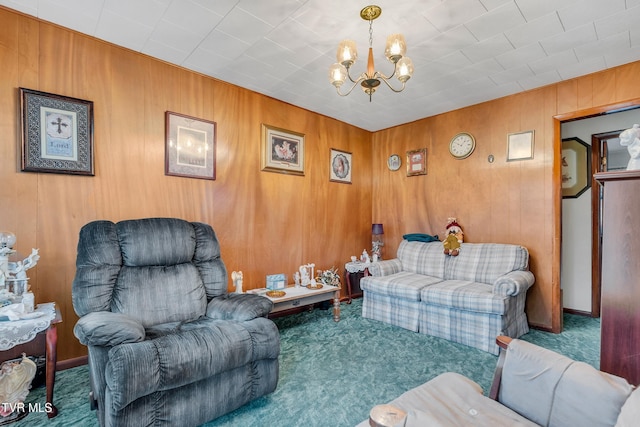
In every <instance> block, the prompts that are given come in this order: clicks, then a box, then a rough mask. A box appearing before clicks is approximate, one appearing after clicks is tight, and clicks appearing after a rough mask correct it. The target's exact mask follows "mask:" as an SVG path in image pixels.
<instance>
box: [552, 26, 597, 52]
mask: <svg viewBox="0 0 640 427" xmlns="http://www.w3.org/2000/svg"><path fill="white" fill-rule="evenodd" d="M597 38H598V37H597V36H596V29H595V27H594V25H593V23H592V22H589V23H588V24H585V25H582V26H580V27H576V28H574V29H572V30H569V31H566V32H564V33H560V34H557V35H555V36H552V37H547V38H545V39H542V40H540V45H541V46H542V48H543V49H544V51H545V52H546V53H547V54H549V55H552V54H554V53H558V52H563V51H565V50H569V49H571V48H573V47H576V46H580V45H583V44H587V43H591V42H594V41H596V40H597Z"/></svg>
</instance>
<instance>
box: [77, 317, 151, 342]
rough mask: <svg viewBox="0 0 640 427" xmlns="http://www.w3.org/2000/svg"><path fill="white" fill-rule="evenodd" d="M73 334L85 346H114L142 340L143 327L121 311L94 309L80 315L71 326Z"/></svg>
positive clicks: (143, 335) (143, 334)
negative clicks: (72, 326) (84, 314)
mask: <svg viewBox="0 0 640 427" xmlns="http://www.w3.org/2000/svg"><path fill="white" fill-rule="evenodd" d="M73 333H74V335H75V336H76V337H77V338H78V340H79V341H80V343H82V344H84V345H86V346H90V345H91V346H100V347H102V346H108V347H111V346H115V345H118V344H126V343H134V342H139V341H143V340H144V337H145V331H144V327H143V326H142V324H141V323H140V322H138V321H137V320H135V319H133V318H132V317H130V316H127V315H126V314H123V313H112V312H110V311H94V312H92V313H89V314H87V315H86V316H82V317H81V318H80V319H79V320H78V322H77V323H76V325H75V326H74V328H73Z"/></svg>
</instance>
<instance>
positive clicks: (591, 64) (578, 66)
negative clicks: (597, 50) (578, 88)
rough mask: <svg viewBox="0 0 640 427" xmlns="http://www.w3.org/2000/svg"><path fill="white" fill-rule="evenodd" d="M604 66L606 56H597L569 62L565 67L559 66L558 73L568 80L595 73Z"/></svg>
mask: <svg viewBox="0 0 640 427" xmlns="http://www.w3.org/2000/svg"><path fill="white" fill-rule="evenodd" d="M604 67H605V62H604V57H597V58H591V59H589V60H587V61H580V62H576V63H574V64H567V65H566V66H563V67H558V73H559V74H560V76H561V77H562V79H563V80H568V79H572V78H574V77H578V76H583V75H585V74H590V73H595V72H596V71H599V70H602V69H603V68H604Z"/></svg>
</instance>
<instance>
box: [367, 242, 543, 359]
mask: <svg viewBox="0 0 640 427" xmlns="http://www.w3.org/2000/svg"><path fill="white" fill-rule="evenodd" d="M528 267H529V252H528V251H527V249H526V248H525V247H523V246H519V245H510V244H498V243H463V244H462V247H461V250H460V255H458V256H456V257H452V256H448V255H445V254H444V253H443V247H442V243H441V242H438V241H436V242H416V241H408V240H403V241H402V242H401V243H400V246H399V247H398V252H397V258H394V259H391V260H384V261H380V262H377V263H372V264H371V267H370V268H369V272H370V274H371V275H370V276H368V277H364V278H363V279H362V280H361V282H360V286H361V287H362V290H363V303H362V315H363V317H366V318H370V319H375V320H380V321H383V322H387V323H391V324H393V325H396V326H400V327H403V328H405V329H409V330H411V331H415V332H420V333H423V334H428V335H433V336H437V337H440V338H445V339H448V340H451V341H454V342H458V343H461V344H465V345H468V346H471V347H476V348H479V349H481V350H484V351H487V352H490V353H492V354H498V352H499V348H498V346H497V345H496V343H495V339H496V336H498V335H505V336H509V337H512V338H517V337H519V336H521V335H523V334H525V333H527V332H528V331H529V326H528V323H527V316H526V314H525V311H524V309H525V302H526V297H527V290H528V289H529V288H530V287H531V286H532V285H533V283H534V276H533V274H532V273H531V272H530V271H529V270H528Z"/></svg>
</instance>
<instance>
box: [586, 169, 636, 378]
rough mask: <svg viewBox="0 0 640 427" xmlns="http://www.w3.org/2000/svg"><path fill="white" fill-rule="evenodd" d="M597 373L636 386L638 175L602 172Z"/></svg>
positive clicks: (623, 172)
mask: <svg viewBox="0 0 640 427" xmlns="http://www.w3.org/2000/svg"><path fill="white" fill-rule="evenodd" d="M595 178H596V180H597V181H598V182H599V183H600V184H601V185H603V186H604V208H603V211H602V273H601V274H602V275H601V281H602V300H601V347H600V369H601V370H603V371H605V372H609V373H612V374H614V375H618V376H621V377H624V378H626V379H627V381H629V382H630V383H632V384H635V385H638V384H640V171H621V172H601V173H597V174H596V175H595Z"/></svg>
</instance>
